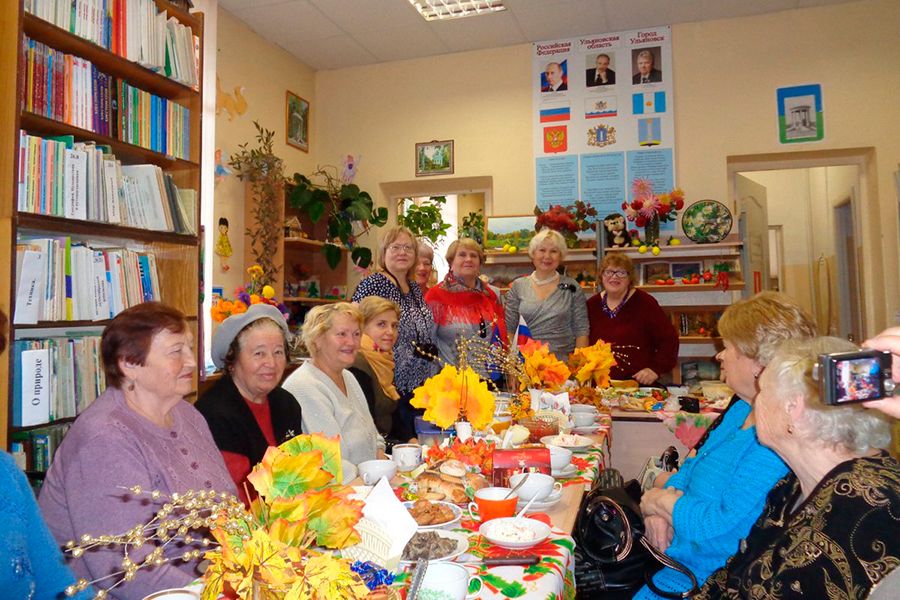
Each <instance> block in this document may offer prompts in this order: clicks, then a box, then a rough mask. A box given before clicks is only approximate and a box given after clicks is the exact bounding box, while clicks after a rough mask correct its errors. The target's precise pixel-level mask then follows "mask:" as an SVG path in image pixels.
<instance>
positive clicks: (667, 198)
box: [622, 179, 684, 245]
mask: <svg viewBox="0 0 900 600" xmlns="http://www.w3.org/2000/svg"><path fill="white" fill-rule="evenodd" d="M631 193H632V200H631V202H622V209H623V210H624V211H625V217H626V218H627V219H628V220H629V221H633V222H634V224H635V225H637V226H638V227H644V228H645V229H644V236H645V241H646V243H647V244H648V245H654V244H656V243H657V242H658V241H659V223H660V222H663V223H665V222H666V221H674V220H675V219H676V217H677V214H678V211H679V210H681V209H682V208H684V192H682V191H681V190H680V189H678V188H675V189H674V190H672V191H671V192H668V193H665V194H655V193H654V192H653V184H652V183H650V181H648V180H647V179H635V180H634V183H633V184H632V186H631Z"/></svg>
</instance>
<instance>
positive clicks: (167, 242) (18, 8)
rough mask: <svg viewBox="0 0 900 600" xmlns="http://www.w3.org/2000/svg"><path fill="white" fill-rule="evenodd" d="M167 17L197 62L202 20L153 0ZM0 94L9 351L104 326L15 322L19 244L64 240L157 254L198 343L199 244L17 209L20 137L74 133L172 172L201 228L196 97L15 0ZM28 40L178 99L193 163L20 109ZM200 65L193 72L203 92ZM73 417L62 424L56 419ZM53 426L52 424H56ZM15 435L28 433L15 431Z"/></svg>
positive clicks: (0, 434) (3, 418)
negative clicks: (186, 114) (181, 29)
mask: <svg viewBox="0 0 900 600" xmlns="http://www.w3.org/2000/svg"><path fill="white" fill-rule="evenodd" d="M154 1H155V2H156V5H157V7H158V8H159V9H160V10H161V11H165V12H166V13H167V15H168V16H167V18H171V17H174V18H175V19H177V20H178V21H179V22H180V23H181V24H182V25H185V26H187V27H189V28H190V29H191V30H192V33H193V35H195V36H197V37H198V38H199V39H200V56H201V57H202V46H203V15H202V14H199V13H190V14H189V13H187V12H186V11H184V10H183V9H181V8H178V7H176V6H174V5H172V4H170V3H169V2H168V1H167V0H154ZM0 5H2V8H0V28H2V31H4V32H5V33H4V35H3V36H0V88H2V89H4V90H7V92H6V93H4V94H3V96H2V97H0V187H2V189H5V190H6V192H5V193H3V194H0V240H2V243H0V308H2V310H3V311H4V312H5V313H7V315H8V316H9V319H10V326H9V330H8V332H7V334H8V339H9V342H10V345H11V344H12V342H13V341H14V340H16V339H22V338H31V337H51V336H54V335H68V332H85V331H96V332H99V331H102V329H103V327H104V325H105V324H106V323H107V321H97V322H94V321H53V322H42V323H38V324H37V325H18V326H17V325H14V324H13V322H12V321H13V315H14V314H15V301H16V282H17V273H16V272H15V268H16V267H15V265H16V258H15V257H16V251H15V248H16V243H17V241H18V240H19V239H21V237H22V236H28V235H38V236H46V237H52V236H68V237H71V238H72V239H73V240H79V241H85V242H91V243H95V244H101V245H111V246H124V247H128V248H131V249H135V250H141V251H152V252H153V253H154V255H155V257H156V262H157V270H158V274H159V292H160V295H161V299H162V301H163V302H165V303H167V304H170V305H172V306H175V307H177V308H178V309H179V310H181V311H182V312H184V313H185V314H186V315H187V317H188V321H189V323H190V325H191V328H192V330H193V332H194V336H195V344H196V346H197V347H198V348H199V347H200V346H201V341H200V340H199V339H197V331H198V316H199V314H200V310H201V308H200V297H199V281H200V263H201V257H200V238H199V236H197V235H185V234H178V233H171V232H159V231H149V230H144V229H138V228H134V227H125V226H120V225H115V224H109V223H99V222H92V221H80V220H72V219H66V218H60V217H54V216H46V215H40V214H32V213H24V212H22V213H20V212H18V210H17V176H16V174H17V173H18V161H19V152H18V142H19V135H18V133H19V131H20V130H25V131H26V132H27V133H28V134H31V135H36V136H61V135H70V136H73V137H74V139H75V141H76V142H87V141H93V142H95V143H96V144H98V145H106V146H109V147H110V148H111V150H112V153H113V154H115V156H116V158H118V159H119V160H120V161H121V162H122V164H126V165H127V164H153V165H157V166H159V167H160V168H161V169H163V171H165V172H166V173H168V174H170V175H171V176H172V178H173V180H174V182H175V184H176V185H177V186H178V187H179V188H182V189H192V190H196V192H197V199H198V202H197V206H196V207H195V208H196V212H195V214H194V223H195V225H196V226H197V227H196V228H197V230H199V223H200V218H199V217H200V206H199V198H200V164H201V160H200V159H201V157H200V148H201V137H202V135H201V115H202V111H203V98H202V92H201V91H197V90H195V89H194V88H192V87H190V86H187V85H184V84H182V83H180V82H177V81H175V80H172V79H169V78H167V77H165V76H164V75H161V74H159V73H156V72H154V71H152V70H150V69H147V68H145V67H143V66H141V65H139V64H137V63H134V62H131V61H129V60H127V59H125V58H122V57H120V56H118V55H116V54H114V53H112V52H110V51H109V50H107V49H105V48H103V47H101V46H98V45H96V44H94V43H92V42H90V41H88V40H85V39H82V38H80V37H78V36H75V35H73V34H71V33H69V32H68V31H65V30H63V29H61V28H59V27H56V26H55V25H53V24H51V23H49V22H46V21H43V20H41V19H40V18H38V17H36V16H34V15H32V14H28V13H26V12H25V11H24V10H23V7H22V1H21V0H8V1H5V2H2V3H0ZM24 36H27V37H29V38H31V39H33V40H35V41H38V42H41V43H43V44H45V45H47V46H49V47H51V48H55V49H57V50H60V51H62V52H65V53H67V54H72V55H76V56H79V57H81V58H84V59H87V60H89V61H90V62H91V63H93V64H94V65H95V66H96V68H97V70H98V71H101V72H103V73H106V74H108V75H111V76H112V77H114V78H116V79H119V80H123V81H125V82H127V83H128V84H130V85H132V86H134V87H136V88H140V89H141V90H144V91H146V92H149V93H151V94H154V95H156V96H159V97H162V98H166V99H167V100H169V101H174V102H176V103H178V104H180V105H182V106H184V107H186V108H188V109H189V110H190V118H189V135H190V148H189V156H188V157H187V158H184V159H176V158H173V157H172V156H168V155H164V154H161V153H159V152H155V151H153V150H149V149H146V148H143V147H140V146H137V145H133V144H130V143H127V142H123V141H120V140H118V139H116V138H113V137H108V136H104V135H99V134H97V133H94V132H91V131H88V130H85V129H81V128H78V127H73V126H71V125H68V124H65V123H61V122H58V121H54V120H52V119H48V118H45V117H43V116H39V115H36V114H32V113H29V112H25V111H21V110H20V109H19V96H20V94H21V92H22V90H21V89H19V88H20V87H21V86H24V82H23V80H22V78H20V77H19V74H18V72H17V69H18V68H19V64H20V63H19V54H20V52H21V47H22V41H23V37H24ZM202 73H203V67H202V59H201V64H200V68H199V75H200V79H201V81H200V85H199V87H198V89H199V90H202V89H203V85H202ZM12 355H13V353H12V352H11V350H9V349H8V350H7V351H6V353H5V354H4V355H3V356H2V357H0V398H2V399H0V406H2V407H3V408H0V440H2V446H3V447H4V448H6V449H8V448H9V444H10V436H11V435H12V434H13V433H14V432H15V431H17V429H16V428H13V427H12V426H11V424H12V409H13V403H14V402H15V401H16V399H15V398H14V397H13V391H12V390H13V379H14V375H15V373H16V370H17V369H18V367H19V365H15V364H12V363H13V358H12ZM71 420H73V419H71V418H69V419H61V420H60V422H66V421H71ZM55 424H56V423H55V422H54V423H51V426H52V425H55ZM20 429H34V427H32V428H20Z"/></svg>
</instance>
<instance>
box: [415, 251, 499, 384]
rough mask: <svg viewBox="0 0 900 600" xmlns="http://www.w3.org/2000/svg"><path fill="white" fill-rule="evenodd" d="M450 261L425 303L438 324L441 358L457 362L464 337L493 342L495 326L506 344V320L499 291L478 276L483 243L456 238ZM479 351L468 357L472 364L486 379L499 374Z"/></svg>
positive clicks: (470, 353)
mask: <svg viewBox="0 0 900 600" xmlns="http://www.w3.org/2000/svg"><path fill="white" fill-rule="evenodd" d="M447 262H448V263H449V264H450V271H449V272H448V273H447V276H446V277H445V278H444V280H443V281H442V282H441V283H440V285H437V286H435V287H433V288H431V289H430V290H428V293H427V294H425V303H426V304H428V308H430V309H431V314H433V315H434V322H435V324H436V325H437V332H436V335H435V339H436V340H437V347H438V353H439V355H440V358H441V360H442V361H444V362H445V363H448V364H451V365H456V364H459V349H458V347H457V341H458V340H459V339H460V338H461V337H463V338H467V339H481V340H483V341H484V342H485V343H487V344H491V343H493V342H494V341H495V340H494V337H495V336H494V331H495V328H496V330H497V332H498V333H497V338H498V339H497V341H498V342H499V343H501V344H503V345H504V346H505V345H506V344H507V338H506V331H505V329H506V323H505V319H504V316H503V305H502V304H500V296H499V294H498V293H497V291H496V290H494V289H493V288H491V286H489V285H487V284H486V283H484V282H483V281H482V280H481V279H480V278H479V277H478V275H479V273H480V272H481V264H482V263H483V262H484V250H482V248H481V245H479V243H478V242H476V241H475V240H473V239H471V238H462V239H459V240H456V241H455V242H453V243H452V244H450V247H449V248H448V249H447ZM476 355H477V348H475V347H472V348H471V350H470V352H469V353H468V356H467V357H466V358H467V362H468V364H469V366H471V367H472V368H473V369H475V371H476V372H478V374H479V375H481V376H482V377H484V378H485V379H492V378H496V377H497V375H498V374H497V373H491V372H489V371H490V365H487V364H484V361H483V360H482V361H481V362H480V363H479V361H478V360H477V358H476Z"/></svg>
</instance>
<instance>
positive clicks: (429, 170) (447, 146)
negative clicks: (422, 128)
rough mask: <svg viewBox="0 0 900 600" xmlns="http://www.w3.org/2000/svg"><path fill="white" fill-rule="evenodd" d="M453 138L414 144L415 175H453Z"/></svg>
mask: <svg viewBox="0 0 900 600" xmlns="http://www.w3.org/2000/svg"><path fill="white" fill-rule="evenodd" d="M454 160H455V157H454V154H453V140H431V141H430V142H420V143H417V144H416V177H428V176H431V175H453V168H454V164H455V163H454Z"/></svg>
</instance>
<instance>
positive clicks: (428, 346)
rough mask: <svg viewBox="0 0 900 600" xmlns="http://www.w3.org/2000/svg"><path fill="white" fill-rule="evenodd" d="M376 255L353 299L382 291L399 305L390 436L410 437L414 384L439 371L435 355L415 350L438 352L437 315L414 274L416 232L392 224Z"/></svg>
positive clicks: (418, 384)
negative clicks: (374, 267) (394, 402)
mask: <svg viewBox="0 0 900 600" xmlns="http://www.w3.org/2000/svg"><path fill="white" fill-rule="evenodd" d="M377 258H378V270H377V271H376V272H375V273H373V274H372V275H369V276H368V277H366V278H365V279H363V280H362V281H360V282H359V285H358V286H357V287H356V291H355V292H354V293H353V301H354V302H359V301H360V300H362V299H363V298H366V297H367V296H381V297H382V298H387V299H388V300H392V301H394V302H396V303H397V305H398V306H399V307H400V326H399V329H398V338H397V343H396V344H395V345H394V387H396V388H397V391H398V392H399V393H400V400H399V402H398V403H397V410H396V412H394V427H393V430H392V437H393V438H396V439H398V440H403V441H406V440H409V439H412V438H413V437H414V436H415V435H416V431H415V426H414V417H415V415H416V411H415V409H413V408H412V407H411V406H410V405H409V400H410V398H412V393H413V390H415V389H416V388H417V387H419V386H420V385H422V383H424V382H425V380H426V379H428V377H430V376H431V375H433V374H434V373H435V372H436V371H435V365H434V363H433V362H432V360H431V359H430V358H427V357H424V356H422V354H421V353H419V352H417V350H416V347H418V348H420V349H422V350H426V351H428V352H429V353H431V354H434V353H436V348H435V346H434V330H435V326H434V318H433V317H432V316H431V311H430V310H428V306H427V305H426V304H425V299H424V298H423V297H422V289H421V288H420V287H419V286H418V284H416V283H415V281H414V278H413V273H414V271H415V268H416V264H417V262H418V240H416V237H415V236H414V235H413V234H412V232H411V231H410V230H409V229H407V228H405V227H390V228H388V229H387V230H386V231H385V232H384V235H383V236H382V238H381V245H380V246H379V248H378V256H377Z"/></svg>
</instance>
